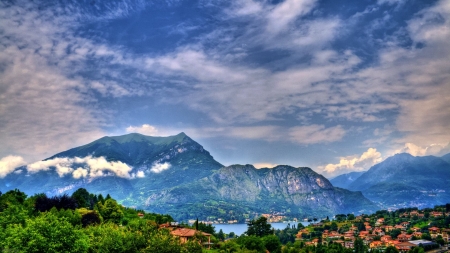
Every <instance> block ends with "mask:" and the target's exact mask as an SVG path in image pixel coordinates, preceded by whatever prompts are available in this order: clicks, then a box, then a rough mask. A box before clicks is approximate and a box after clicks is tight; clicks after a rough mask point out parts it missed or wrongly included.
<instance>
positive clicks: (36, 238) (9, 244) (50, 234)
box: [0, 212, 89, 252]
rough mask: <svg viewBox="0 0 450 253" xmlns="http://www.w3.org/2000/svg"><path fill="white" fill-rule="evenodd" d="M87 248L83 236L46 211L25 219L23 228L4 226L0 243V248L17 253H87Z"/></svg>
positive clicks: (64, 219)
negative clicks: (3, 234) (33, 217)
mask: <svg viewBox="0 0 450 253" xmlns="http://www.w3.org/2000/svg"><path fill="white" fill-rule="evenodd" d="M88 247H89V244H88V238H87V236H86V235H84V234H83V233H82V232H81V231H80V230H78V229H76V228H74V227H73V226H72V224H70V222H69V221H67V219H66V218H64V217H63V218H58V217H57V216H56V215H54V214H52V213H50V212H47V213H44V214H41V215H40V216H38V217H36V218H35V219H27V220H26V226H25V227H23V226H22V225H14V226H9V227H7V228H6V230H5V236H4V238H3V240H1V242H0V248H2V249H5V250H6V251H8V250H13V251H17V252H87V250H88Z"/></svg>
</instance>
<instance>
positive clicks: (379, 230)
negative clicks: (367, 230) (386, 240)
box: [372, 228, 384, 236]
mask: <svg viewBox="0 0 450 253" xmlns="http://www.w3.org/2000/svg"><path fill="white" fill-rule="evenodd" d="M372 234H374V235H379V236H383V235H384V231H383V230H381V228H375V229H374V230H373V231H372Z"/></svg>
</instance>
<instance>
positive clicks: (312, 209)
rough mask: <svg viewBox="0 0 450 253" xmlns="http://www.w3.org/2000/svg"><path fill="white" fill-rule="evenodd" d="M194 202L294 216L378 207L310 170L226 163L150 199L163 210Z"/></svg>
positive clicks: (192, 204)
mask: <svg viewBox="0 0 450 253" xmlns="http://www.w3.org/2000/svg"><path fill="white" fill-rule="evenodd" d="M210 200H216V203H211V201H210ZM196 203H208V205H210V206H217V207H218V208H222V209H223V210H229V211H231V210H232V209H233V207H234V206H239V207H240V208H242V209H244V210H245V212H247V213H253V212H259V213H261V212H265V213H270V212H282V213H284V214H286V215H290V216H293V217H302V216H305V215H318V216H320V215H322V216H326V215H334V214H336V213H349V212H357V213H363V212H365V213H367V212H372V211H374V210H376V209H377V206H375V205H374V204H373V203H372V202H371V201H369V200H368V199H366V198H365V197H364V196H363V195H362V194H361V193H360V192H351V191H348V190H344V189H340V188H335V187H333V185H332V184H331V183H330V182H329V181H328V180H327V179H326V178H324V177H323V176H321V175H319V174H317V173H316V172H314V171H313V170H311V169H310V168H294V167H291V166H285V165H283V166H277V167H275V168H272V169H256V168H255V167H253V166H252V165H232V166H229V167H224V168H221V169H220V170H218V171H216V172H214V173H213V174H212V175H210V176H208V177H205V178H203V179H201V180H199V181H197V182H193V183H191V184H187V185H181V186H178V187H174V188H172V189H169V190H168V191H164V192H161V193H159V194H156V195H154V196H153V198H152V199H151V200H150V201H149V202H147V204H148V205H149V206H157V207H159V209H158V210H159V211H163V212H164V211H169V212H170V210H172V209H177V208H179V207H180V206H183V205H185V206H188V209H193V210H195V209H196ZM224 203H231V205H232V206H233V207H230V206H227V205H225V204H224ZM183 218H193V217H183Z"/></svg>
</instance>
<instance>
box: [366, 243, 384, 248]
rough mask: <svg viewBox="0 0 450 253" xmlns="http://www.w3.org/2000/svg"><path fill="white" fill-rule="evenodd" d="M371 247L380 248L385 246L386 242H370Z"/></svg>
mask: <svg viewBox="0 0 450 253" xmlns="http://www.w3.org/2000/svg"><path fill="white" fill-rule="evenodd" d="M369 247H370V248H371V249H379V248H381V247H384V243H383V242H381V241H373V242H371V243H370V244H369Z"/></svg>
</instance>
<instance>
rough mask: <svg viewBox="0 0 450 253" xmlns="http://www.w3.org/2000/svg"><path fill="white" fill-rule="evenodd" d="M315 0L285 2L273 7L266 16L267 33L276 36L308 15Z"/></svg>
mask: <svg viewBox="0 0 450 253" xmlns="http://www.w3.org/2000/svg"><path fill="white" fill-rule="evenodd" d="M315 3H316V0H285V1H283V2H282V3H279V4H277V5H275V7H273V8H272V9H271V10H270V11H269V12H268V14H267V27H266V29H267V31H268V32H270V33H273V34H277V33H279V32H281V31H283V30H284V29H286V28H287V26H288V25H289V24H291V23H292V22H293V21H295V20H296V19H297V18H299V17H301V16H303V15H305V14H307V13H309V12H310V11H311V10H312V8H313V7H314V5H315Z"/></svg>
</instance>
